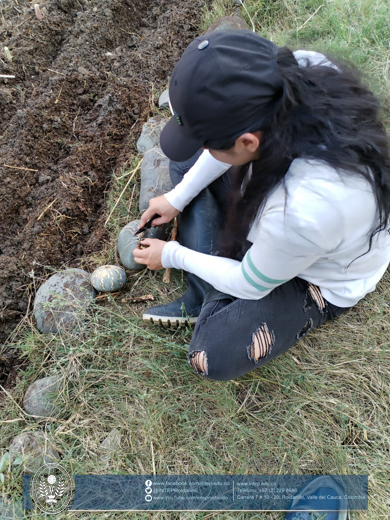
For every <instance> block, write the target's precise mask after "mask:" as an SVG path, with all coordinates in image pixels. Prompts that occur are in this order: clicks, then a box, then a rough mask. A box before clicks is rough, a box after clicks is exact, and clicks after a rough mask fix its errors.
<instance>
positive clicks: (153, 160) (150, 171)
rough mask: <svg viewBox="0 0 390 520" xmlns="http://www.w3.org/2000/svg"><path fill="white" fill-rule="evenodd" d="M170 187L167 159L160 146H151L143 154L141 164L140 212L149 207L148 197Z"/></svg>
mask: <svg viewBox="0 0 390 520" xmlns="http://www.w3.org/2000/svg"><path fill="white" fill-rule="evenodd" d="M171 189H172V183H171V179H170V177H169V159H168V157H166V156H165V155H164V154H163V152H162V150H161V148H157V147H155V148H152V149H150V150H149V151H148V152H147V153H146V154H145V155H144V158H143V161H142V165H141V190H140V196H139V210H140V212H141V213H142V212H143V211H145V210H146V209H147V208H148V207H149V201H150V199H152V198H153V197H158V196H160V195H163V194H164V193H167V192H168V191H170V190H171Z"/></svg>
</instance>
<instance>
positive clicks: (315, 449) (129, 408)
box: [0, 0, 390, 520]
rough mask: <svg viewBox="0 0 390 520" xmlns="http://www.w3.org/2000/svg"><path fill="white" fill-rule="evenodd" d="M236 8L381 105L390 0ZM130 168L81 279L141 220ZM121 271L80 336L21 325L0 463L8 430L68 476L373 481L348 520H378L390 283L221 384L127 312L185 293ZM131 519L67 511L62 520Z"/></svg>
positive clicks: (384, 469) (10, 475) (15, 492)
mask: <svg viewBox="0 0 390 520" xmlns="http://www.w3.org/2000/svg"><path fill="white" fill-rule="evenodd" d="M245 6H246V8H247V13H246V12H245V11H244V10H243V11H242V12H243V17H244V18H246V20H247V22H248V23H249V26H250V27H252V23H253V25H254V26H255V28H256V30H257V31H259V32H261V34H263V35H264V36H265V37H267V38H270V39H272V40H273V41H275V42H276V43H277V44H279V45H288V46H290V47H291V48H292V49H298V48H301V49H305V48H306V49H313V50H320V51H323V52H326V53H330V54H331V55H334V56H337V57H338V58H340V59H343V58H344V59H347V60H349V61H351V62H354V63H355V64H356V65H357V66H358V67H360V68H362V70H363V71H364V72H365V73H366V75H367V81H368V82H369V84H370V85H371V86H372V88H373V90H374V91H375V92H376V93H377V95H378V96H380V97H381V99H383V100H384V104H385V107H387V108H388V101H387V97H388V94H389V74H388V63H389V49H390V47H389V42H390V32H389V24H388V21H389V19H390V5H389V4H388V3H386V2H385V1H375V0H370V1H369V0H362V1H357V0H350V1H349V2H348V1H344V0H337V1H323V2H319V1H316V0H294V1H292V0H284V1H282V0H273V1H271V0H262V1H259V0H246V1H245ZM321 6H322V7H321ZM316 11H317V12H316ZM232 12H233V9H232V7H231V3H230V1H228V0H219V1H215V2H214V3H213V4H212V7H209V8H208V9H207V10H206V11H205V14H204V20H205V22H204V25H203V26H202V27H201V28H200V32H201V31H202V30H204V29H205V28H206V26H208V25H210V24H211V23H212V22H213V21H215V19H216V18H218V17H219V16H222V15H230V14H232ZM314 13H315V14H314ZM139 161H140V158H139V156H138V155H136V154H135V155H134V158H130V160H129V164H128V165H127V166H128V169H126V170H124V171H123V174H122V175H119V176H117V177H116V178H115V177H113V179H112V189H111V192H110V195H109V198H108V204H107V217H108V216H109V214H110V213H111V212H112V215H111V217H110V219H109V221H108V223H107V227H108V229H109V231H110V233H111V236H112V243H111V245H110V247H109V248H108V249H107V250H106V251H104V252H102V253H101V254H100V255H99V256H97V257H94V258H89V259H85V264H86V266H87V267H89V268H90V269H91V270H92V268H93V267H97V266H98V265H101V264H103V263H111V262H112V263H118V258H117V256H116V252H115V239H116V237H117V235H118V233H119V230H120V229H121V228H122V227H123V226H124V225H125V224H126V223H127V222H129V221H130V220H134V219H135V218H138V217H139V214H138V209H137V205H138V195H139V171H138V172H137V174H136V175H135V176H134V178H133V180H132V181H131V182H130V183H129V186H128V188H127V189H126V190H125V192H124V193H123V195H122V196H121V197H120V195H121V193H122V191H123V188H124V187H125V185H126V183H127V182H128V180H129V178H130V174H129V172H131V171H132V170H134V168H135V167H136V166H137V165H138V162H139ZM133 187H134V194H133V199H132V201H131V203H130V199H131V194H132V192H133ZM117 202H118V203H117ZM116 203H117V205H116V208H115V209H114V205H115V204H116ZM129 275H130V276H129V279H128V282H127V284H126V287H125V290H124V291H123V293H122V294H121V295H118V296H114V297H112V296H108V297H107V298H105V299H102V300H99V303H98V304H97V308H96V310H95V312H94V313H92V314H87V315H86V316H85V319H84V325H83V326H82V327H81V330H80V331H79V333H78V334H77V335H75V334H65V333H63V334H61V335H55V336H52V335H44V334H39V333H38V332H37V331H36V329H35V327H34V324H33V322H32V321H31V322H29V323H25V325H24V331H23V334H22V336H21V337H20V339H19V340H18V342H17V343H16V344H15V345H14V346H15V348H17V349H19V350H20V352H21V353H23V355H24V356H25V358H26V360H27V368H26V369H25V371H24V372H22V373H21V374H20V377H19V380H18V382H17V385H16V387H15V389H14V390H13V391H12V398H11V397H6V399H5V400H3V401H2V404H1V407H0V424H1V440H0V457H1V455H2V454H3V453H4V452H5V451H6V450H7V448H8V446H9V444H10V442H11V440H12V439H13V437H15V435H17V434H18V433H21V432H22V431H31V430H42V431H46V434H47V436H48V437H49V439H50V440H51V442H52V443H53V444H54V445H55V446H56V447H57V448H58V449H59V450H60V454H61V461H62V462H61V464H62V465H63V466H64V467H65V469H67V470H68V471H70V472H72V473H73V474H77V473H78V474H88V473H90V474H104V473H109V474H123V473H125V474H135V475H136V474H147V473H153V472H155V473H156V474H279V473H281V474H283V473H286V474H322V473H323V474H328V473H329V474H332V473H333V474H352V475H354V474H368V476H369V511H368V512H365V511H362V512H354V513H352V514H351V518H352V519H353V520H379V519H385V518H388V511H389V508H390V499H389V496H390V486H389V483H388V475H389V473H390V456H389V454H390V430H389V424H390V393H389V388H390V371H389V366H390V353H389V352H390V351H389V341H390V340H389V338H390V289H389V287H390V273H389V272H387V273H386V275H385V276H384V278H383V279H382V280H381V282H380V283H379V284H378V287H377V290H376V291H375V292H374V293H371V294H369V295H368V296H367V297H366V298H364V300H363V301H361V302H359V304H358V305H356V306H355V307H354V308H353V309H352V310H351V311H349V312H348V313H347V314H345V315H342V316H341V317H339V318H338V319H337V320H336V321H335V322H333V323H327V324H325V325H324V326H323V327H321V328H320V329H317V330H315V331H313V332H311V333H310V334H309V335H308V336H307V337H305V338H304V339H303V340H301V341H300V342H299V343H298V344H297V345H296V346H294V347H293V348H292V349H291V350H290V351H288V352H287V353H286V354H284V355H282V356H280V357H279V358H277V359H275V360H273V361H272V362H270V363H269V364H267V365H265V366H264V367H262V368H261V369H258V370H255V371H253V372H252V373H250V374H248V375H246V376H243V377H240V378H238V379H237V380H234V381H228V382H214V381H209V380H207V379H203V378H201V377H199V376H197V375H195V374H194V373H193V371H192V369H191V368H190V366H189V364H188V361H187V356H186V353H187V346H188V343H189V342H190V339H191V331H190V330H187V329H183V330H177V331H166V330H163V329H158V328H153V327H149V326H148V325H146V324H144V323H143V322H142V321H141V320H140V316H141V315H142V311H143V309H144V308H146V307H147V304H130V303H129V302H128V301H126V299H128V298H129V296H131V297H132V296H139V295H143V294H154V295H155V297H156V303H165V302H167V301H170V300H172V299H174V298H176V297H178V296H179V295H180V294H181V293H182V291H183V288H184V282H183V277H182V274H181V273H180V272H173V273H172V280H171V283H170V284H169V285H166V284H163V283H162V272H159V273H154V272H150V271H146V270H145V271H142V272H137V273H135V274H134V273H129ZM53 374H58V375H61V376H63V378H62V387H61V391H60V393H59V396H58V405H59V407H60V409H61V410H62V412H61V414H60V415H59V416H58V417H56V418H54V419H51V420H48V421H35V420H33V419H32V418H30V417H28V416H26V415H25V414H24V413H23V412H22V411H21V410H20V408H19V406H21V405H22V400H23V395H24V393H25V391H26V389H27V388H28V386H29V385H30V384H31V383H32V382H33V381H35V380H36V379H39V378H40V377H44V376H47V375H53ZM1 421H11V422H1ZM12 421H13V422H12ZM114 428H116V429H118V430H119V431H120V434H121V447H120V449H119V450H118V451H117V452H115V453H113V454H112V455H111V458H110V459H109V460H108V461H107V462H105V463H102V462H101V461H100V460H99V458H100V456H101V454H102V449H101V447H100V444H101V442H102V441H103V440H104V438H105V437H106V436H107V435H108V433H109V432H110V431H111V430H112V429H114ZM10 495H11V496H21V477H20V469H18V468H17V467H14V468H12V469H11V470H10V471H9V470H8V469H7V470H6V471H5V484H4V487H3V488H2V487H1V486H0V497H2V496H3V497H5V496H10ZM127 516H130V515H129V514H128V513H126V514H125V515H123V514H116V513H112V514H111V513H101V514H96V513H67V514H66V515H58V516H57V518H59V519H60V518H73V517H74V518H80V519H81V518H82V519H88V520H94V519H99V520H100V519H103V518H109V519H111V518H112V519H113V518H124V517H127ZM132 517H135V518H137V519H148V520H150V519H154V518H158V519H164V520H165V519H169V520H172V519H183V520H184V519H195V518H196V519H209V518H218V519H223V520H230V519H232V520H233V519H234V520H249V519H259V520H260V519H267V520H281V519H282V518H283V514H282V513H278V512H274V513H245V512H241V513H240V512H237V513H231V512H227V513H218V512H215V513H193V512H188V513H184V512H178V513H141V512H140V513H135V514H134V515H132ZM30 518H36V519H41V518H42V519H43V515H39V514H35V515H34V514H31V515H30Z"/></svg>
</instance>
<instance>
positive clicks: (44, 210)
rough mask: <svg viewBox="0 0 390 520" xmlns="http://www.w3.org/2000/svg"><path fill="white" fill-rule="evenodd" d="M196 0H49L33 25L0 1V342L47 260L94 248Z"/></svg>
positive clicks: (31, 16) (62, 262) (185, 39)
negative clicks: (117, 175) (115, 178)
mask: <svg viewBox="0 0 390 520" xmlns="http://www.w3.org/2000/svg"><path fill="white" fill-rule="evenodd" d="M206 2H207V0H106V1H105V2H101V1H99V0H54V1H45V2H44V3H40V4H39V6H40V11H41V14H42V17H43V18H42V20H39V19H38V18H37V16H36V14H35V12H34V8H33V3H30V2H28V1H27V0H18V1H17V2H16V1H14V0H12V1H11V0H4V1H3V2H2V3H1V4H0V10H1V18H2V25H1V27H0V41H1V42H2V45H1V49H0V74H9V75H15V79H8V80H7V79H0V109H1V118H0V136H1V137H0V155H1V158H0V180H1V182H0V211H1V216H0V344H2V343H5V342H6V341H7V338H9V335H10V334H11V333H12V331H13V330H14V328H15V326H16V325H17V324H18V322H19V321H20V320H21V318H22V317H23V316H24V315H25V313H26V311H27V308H28V302H29V297H31V296H33V295H34V292H33V289H34V284H33V283H32V282H33V280H36V282H35V283H36V285H39V284H40V281H39V279H40V277H41V278H42V276H43V274H44V273H45V266H53V267H60V268H61V267H65V266H66V267H71V266H72V267H77V266H78V265H79V262H80V259H81V257H83V255H86V254H89V253H92V252H94V251H98V250H99V249H101V248H102V246H103V245H104V241H105V239H106V238H107V237H106V232H105V229H104V226H103V224H104V217H103V215H104V213H105V206H104V204H105V195H106V193H107V191H108V190H109V188H110V177H111V175H112V173H113V172H120V171H121V170H122V168H123V167H124V166H125V165H126V160H128V159H129V157H130V156H131V154H132V153H134V149H135V148H134V145H135V142H136V140H137V138H138V136H139V134H140V131H141V127H142V124H143V123H144V122H145V121H146V120H147V118H148V117H149V115H151V92H152V89H154V90H155V91H158V90H162V89H163V88H165V87H166V85H167V82H168V78H169V75H170V72H171V70H172V68H173V66H174V64H175V62H176V61H177V60H178V59H179V57H180V55H181V53H182V52H183V50H184V48H185V47H186V46H187V44H188V43H189V42H190V41H191V40H192V39H193V38H194V37H195V36H196V35H197V34H198V23H199V20H200V17H201V14H202V11H203V7H204V4H205V3H206ZM5 46H6V47H8V48H9V51H10V53H11V56H12V61H11V62H10V61H9V59H7V56H6V54H5V53H4V50H3V48H4V47H5ZM36 288H37V287H36ZM28 289H29V290H28ZM1 352H2V351H1V347H0V383H1V382H3V383H4V380H5V378H6V376H7V375H10V374H9V371H10V370H11V369H10V366H11V365H12V363H11V360H10V359H9V356H8V359H7V360H6V359H5V358H4V352H3V356H2V354H1ZM2 359H3V364H2V361H1V360H2ZM7 367H8V368H7Z"/></svg>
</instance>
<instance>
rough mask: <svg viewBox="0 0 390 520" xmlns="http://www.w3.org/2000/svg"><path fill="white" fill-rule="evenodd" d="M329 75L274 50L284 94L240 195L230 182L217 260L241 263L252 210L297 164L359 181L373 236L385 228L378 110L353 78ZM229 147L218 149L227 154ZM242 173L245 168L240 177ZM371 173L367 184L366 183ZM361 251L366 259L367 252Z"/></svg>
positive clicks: (386, 172)
mask: <svg viewBox="0 0 390 520" xmlns="http://www.w3.org/2000/svg"><path fill="white" fill-rule="evenodd" d="M331 61H332V63H333V64H334V65H337V68H335V67H329V66H324V65H310V63H307V66H303V67H301V66H299V65H298V63H297V61H296V60H295V57H294V55H293V53H292V52H291V51H290V50H289V49H287V48H281V49H279V50H278V54H277V63H278V67H279V70H280V72H281V74H282V77H283V83H284V86H283V89H282V90H281V91H279V92H277V93H276V94H275V98H274V100H273V103H272V106H273V107H274V109H273V111H272V113H271V115H270V117H269V119H268V121H267V123H266V124H265V125H263V126H262V128H259V130H262V131H263V136H262V140H261V144H260V158H259V159H258V160H256V161H254V162H253V164H252V166H253V173H252V177H251V179H250V181H249V183H248V184H247V187H246V189H245V192H244V193H243V194H241V191H240V189H239V186H240V182H241V180H242V175H238V176H237V186H236V189H235V190H234V191H233V195H232V199H231V201H230V204H229V207H230V208H232V209H231V211H230V212H229V214H228V216H227V223H226V227H225V231H224V233H223V237H222V241H221V243H222V245H221V248H220V254H221V255H222V256H226V257H230V258H235V259H238V260H241V258H242V256H243V251H245V249H247V247H248V243H247V245H246V246H245V245H243V243H244V242H245V237H246V236H247V234H248V232H249V228H250V226H251V223H252V222H253V219H254V218H255V216H256V213H257V211H258V209H259V207H260V206H261V205H262V204H263V203H264V202H265V200H266V197H267V195H268V194H269V193H270V191H271V190H272V188H274V187H275V186H276V185H277V184H278V183H279V182H280V181H283V179H284V176H285V175H286V173H287V170H288V169H289V167H290V165H291V162H292V161H293V160H294V159H296V158H308V159H309V158H310V159H321V160H324V161H326V162H327V163H328V164H329V165H331V166H333V167H334V168H337V169H343V170H347V171H348V172H350V173H351V175H352V174H358V175H363V176H364V177H365V178H366V179H367V180H368V181H369V182H370V184H371V186H372V189H373V193H374V195H375V197H376V201H377V205H378V209H379V224H378V226H377V227H376V228H375V229H374V230H373V231H372V234H371V236H370V240H369V249H368V251H369V250H370V249H371V243H372V239H373V236H374V234H376V233H377V232H378V231H381V230H383V229H384V228H385V227H386V224H387V221H388V217H389V214H390V159H389V153H388V139H387V136H386V131H385V129H384V126H383V124H382V123H381V121H380V117H379V109H380V104H379V102H378V100H377V99H376V98H375V96H374V95H373V94H372V92H371V91H370V90H368V89H367V88H366V87H365V86H364V85H363V83H362V81H361V77H360V73H358V72H357V71H355V70H353V69H352V68H351V67H349V66H346V65H344V64H342V63H340V62H338V61H336V60H334V59H333V58H332V59H331ZM233 144H234V143H225V146H224V145H223V143H221V148H220V149H224V150H226V149H228V148H230V147H231V146H233ZM246 167H247V166H244V167H243V169H242V171H241V173H242V172H243V171H244V170H245V168H246ZM370 170H371V172H372V174H373V178H372V177H371V175H370ZM368 251H367V252H368Z"/></svg>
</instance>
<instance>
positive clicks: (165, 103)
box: [158, 89, 169, 108]
mask: <svg viewBox="0 0 390 520" xmlns="http://www.w3.org/2000/svg"><path fill="white" fill-rule="evenodd" d="M158 106H159V108H164V107H169V90H168V89H167V90H164V92H163V93H162V94H161V95H160V97H159V98H158Z"/></svg>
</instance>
